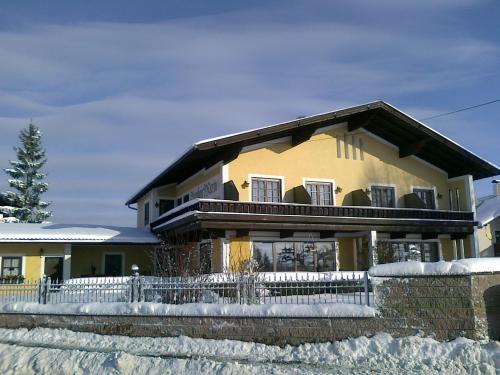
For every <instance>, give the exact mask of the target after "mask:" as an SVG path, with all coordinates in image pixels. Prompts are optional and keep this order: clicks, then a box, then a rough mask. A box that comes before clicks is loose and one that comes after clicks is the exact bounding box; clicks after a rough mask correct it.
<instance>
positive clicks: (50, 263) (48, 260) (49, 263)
mask: <svg viewBox="0 0 500 375" xmlns="http://www.w3.org/2000/svg"><path fill="white" fill-rule="evenodd" d="M44 263H45V264H44V266H43V274H44V275H45V276H47V277H50V278H51V280H59V281H60V280H62V278H63V264H64V257H61V256H53V257H51V256H48V257H45V259H44Z"/></svg>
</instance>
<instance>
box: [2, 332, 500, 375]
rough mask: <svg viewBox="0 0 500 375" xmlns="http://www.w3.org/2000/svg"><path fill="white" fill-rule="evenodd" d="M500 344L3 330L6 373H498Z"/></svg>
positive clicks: (419, 339)
mask: <svg viewBox="0 0 500 375" xmlns="http://www.w3.org/2000/svg"><path fill="white" fill-rule="evenodd" d="M497 371H500V343H499V342H489V343H479V342H475V341H472V340H468V339H464V338H461V339H456V340H454V341H451V342H446V343H439V342H437V341H435V340H433V339H432V338H422V337H417V336H412V337H406V338H400V339H395V338H392V337H391V336H390V335H388V334H378V335H376V336H374V337H372V338H367V337H359V338H355V339H348V340H344V341H338V342H333V343H323V344H305V345H301V346H297V347H292V346H286V347H277V346H267V345H263V344H257V343H245V342H240V341H232V340H220V341H218V340H207V339H192V338H188V337H182V336H181V337H174V338H148V337H144V338H140V337H139V338H130V337H125V336H101V335H97V334H92V333H78V332H72V331H68V330H51V329H44V328H36V329H33V330H31V331H28V330H27V329H18V330H9V329H0V373H2V374H18V373H22V374H38V373H51V374H92V375H94V374H104V373H105V374H134V375H136V374H137V375H140V374H199V373H221V374H238V375H241V374H263V373H270V374H283V373H286V374H322V373H324V374H331V373H342V374H360V373H379V374H401V373H405V374H407V373H414V374H417V373H418V374H421V373H425V374H457V375H459V374H496V373H497Z"/></svg>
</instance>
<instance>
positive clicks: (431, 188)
mask: <svg viewBox="0 0 500 375" xmlns="http://www.w3.org/2000/svg"><path fill="white" fill-rule="evenodd" d="M415 190H417V191H419V190H420V191H431V192H432V200H433V203H434V208H429V207H426V209H428V210H437V209H438V202H437V189H436V187H435V186H412V187H411V192H412V193H414V194H416V192H415ZM417 195H418V194H417ZM419 198H420V197H419ZM420 199H421V200H422V198H420ZM424 203H425V202H424Z"/></svg>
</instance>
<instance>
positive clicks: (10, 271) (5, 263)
mask: <svg viewBox="0 0 500 375" xmlns="http://www.w3.org/2000/svg"><path fill="white" fill-rule="evenodd" d="M22 263H23V258H22V257H2V277H15V276H21V266H22Z"/></svg>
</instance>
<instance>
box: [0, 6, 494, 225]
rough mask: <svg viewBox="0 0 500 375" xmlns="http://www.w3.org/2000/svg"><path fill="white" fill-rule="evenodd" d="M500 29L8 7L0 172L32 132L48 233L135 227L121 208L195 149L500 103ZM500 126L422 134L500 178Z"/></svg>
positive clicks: (352, 10)
mask: <svg viewBox="0 0 500 375" xmlns="http://www.w3.org/2000/svg"><path fill="white" fill-rule="evenodd" d="M499 15H500V2H498V1H496V0H491V1H488V0H441V1H434V0H420V1H399V0H379V1H376V2H374V1H368V0H363V1H335V2H332V1H326V0H324V1H245V2H235V1H220V2H216V1H210V2H209V1H189V2H187V1H109V0H108V1H97V0H87V1H66V0H64V1H56V0H52V1H50V2H49V1H45V2H41V1H22V2H20V1H6V0H2V2H1V3H0V51H1V58H0V129H1V137H0V166H1V167H6V166H7V161H8V160H9V159H11V158H13V157H14V152H13V150H12V147H13V146H14V145H16V144H17V134H18V132H19V130H20V129H21V128H22V127H24V126H26V125H27V124H28V122H29V119H30V118H33V120H34V122H35V124H37V125H38V126H39V127H40V128H41V129H42V131H43V132H44V142H45V146H46V149H47V154H48V157H49V162H48V164H47V168H46V169H47V172H48V173H49V182H50V188H49V192H48V193H47V194H46V195H45V198H46V199H48V200H51V201H52V202H53V205H52V209H53V211H54V217H53V219H52V220H53V221H56V222H73V223H82V222H83V223H85V222H87V223H103V224H104V223H107V224H116V225H134V223H135V215H134V211H131V210H129V209H128V208H126V207H125V206H124V202H125V200H126V199H127V198H128V197H129V196H130V195H131V194H132V193H133V192H135V191H136V190H138V189H139V188H140V187H141V186H143V185H144V184H145V183H147V182H148V181H149V180H150V179H151V178H153V177H154V176H155V175H156V174H157V173H158V172H159V171H161V170H162V169H163V168H165V167H166V166H167V165H168V164H169V163H170V162H171V161H173V159H174V158H175V157H176V156H178V155H179V153H181V152H182V151H184V150H185V149H186V148H187V147H188V146H189V145H191V144H192V143H194V142H195V141H197V140H199V139H203V138H209V137H213V136H217V135H222V134H226V133H232V132H235V131H240V130H244V129H248V128H255V127H258V126H263V125H266V124H272V123H275V122H281V121H285V120H289V119H294V118H296V117H297V116H301V115H311V114H315V113H320V112H326V111H329V110H334V109H337V108H341V107H345V106H350V105H356V104H360V103H364V102H369V101H372V100H377V99H382V100H385V101H387V102H389V103H391V104H393V105H395V106H396V107H398V108H400V109H402V110H404V111H406V112H408V113H410V114H411V115H413V116H414V117H416V118H424V117H428V116H432V115H434V114H438V113H441V112H447V111H450V110H454V109H457V108H461V107H465V106H469V105H473V104H477V103H481V102H484V101H488V100H492V99H497V98H500V33H499V32H498V16H499ZM499 119H500V103H497V104H493V105H491V106H487V107H483V108H481V109H477V110H471V111H467V112H464V113H460V114H457V115H453V116H448V117H443V118H438V119H435V120H430V121H429V122H427V124H428V125H430V126H431V127H433V128H435V129H436V130H438V131H440V132H442V133H444V134H445V135H447V136H448V137H450V138H452V139H453V140H455V141H457V142H459V143H460V144H462V145H464V146H465V147H467V148H469V149H470V150H472V151H473V152H475V153H477V154H479V155H480V156H482V157H484V158H486V159H488V160H490V161H492V162H494V163H496V164H500V160H499V159H500V158H499V140H500V138H499V135H500V127H499ZM5 180H6V175H5V178H4V177H1V176H0V189H1V190H4V189H6V187H7V186H6V182H5ZM476 185H477V187H476V188H477V191H478V193H479V195H485V194H488V193H489V192H490V190H491V186H490V183H489V179H488V180H486V181H481V182H480V183H478V184H476Z"/></svg>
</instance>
